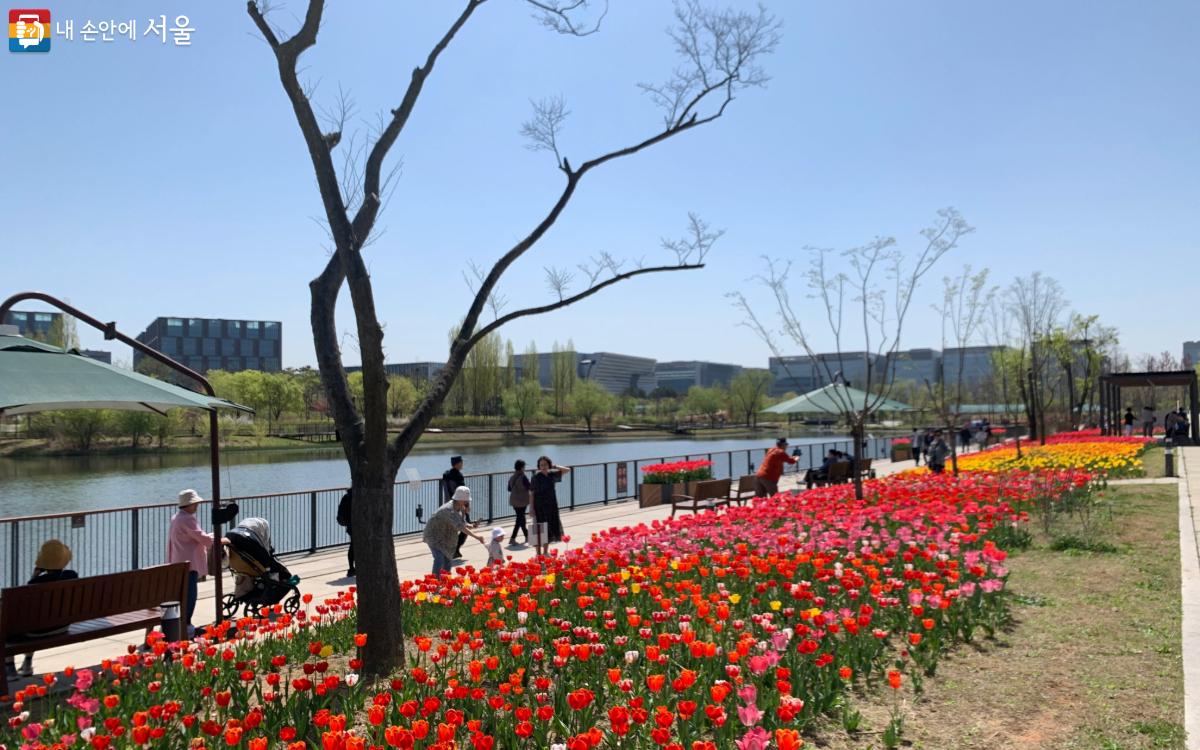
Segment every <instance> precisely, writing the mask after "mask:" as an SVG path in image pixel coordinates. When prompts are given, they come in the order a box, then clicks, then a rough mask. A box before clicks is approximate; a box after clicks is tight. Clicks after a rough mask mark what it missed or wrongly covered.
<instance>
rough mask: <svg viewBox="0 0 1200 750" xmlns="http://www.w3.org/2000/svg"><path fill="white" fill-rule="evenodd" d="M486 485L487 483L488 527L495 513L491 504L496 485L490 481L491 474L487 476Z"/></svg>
mask: <svg viewBox="0 0 1200 750" xmlns="http://www.w3.org/2000/svg"><path fill="white" fill-rule="evenodd" d="M487 483H488V524H489V525H490V524H491V523H492V519H493V518H495V515H494V514H495V512H496V509H495V505H494V503H493V499H494V498H493V496H494V495H495V488H496V483H495V482H493V481H492V475H491V474H488V475H487Z"/></svg>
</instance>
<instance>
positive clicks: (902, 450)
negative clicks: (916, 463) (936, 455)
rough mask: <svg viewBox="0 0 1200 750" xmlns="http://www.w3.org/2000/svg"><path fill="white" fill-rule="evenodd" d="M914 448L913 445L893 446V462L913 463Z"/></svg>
mask: <svg viewBox="0 0 1200 750" xmlns="http://www.w3.org/2000/svg"><path fill="white" fill-rule="evenodd" d="M911 460H912V446H911V445H893V446H892V461H911Z"/></svg>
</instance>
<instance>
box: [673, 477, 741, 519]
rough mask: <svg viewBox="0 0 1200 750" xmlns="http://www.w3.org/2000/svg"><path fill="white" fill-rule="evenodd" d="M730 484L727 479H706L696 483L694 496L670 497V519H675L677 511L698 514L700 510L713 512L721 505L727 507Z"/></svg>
mask: <svg viewBox="0 0 1200 750" xmlns="http://www.w3.org/2000/svg"><path fill="white" fill-rule="evenodd" d="M731 484H732V482H731V481H730V480H728V479H707V480H705V481H703V482H696V494H695V495H671V517H672V518H674V517H675V511H677V510H690V511H691V512H693V513H699V512H700V511H702V510H715V509H717V508H720V507H721V506H722V505H729V487H730V485H731Z"/></svg>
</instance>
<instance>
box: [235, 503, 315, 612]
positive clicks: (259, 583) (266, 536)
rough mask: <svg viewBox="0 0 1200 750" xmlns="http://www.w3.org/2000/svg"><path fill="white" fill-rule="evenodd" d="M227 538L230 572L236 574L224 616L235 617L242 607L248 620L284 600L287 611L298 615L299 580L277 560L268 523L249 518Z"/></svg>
mask: <svg viewBox="0 0 1200 750" xmlns="http://www.w3.org/2000/svg"><path fill="white" fill-rule="evenodd" d="M225 536H226V537H227V538H228V539H229V570H230V571H232V572H233V593H232V594H227V595H226V596H225V599H224V601H223V602H222V606H223V609H224V612H225V616H226V617H234V616H235V615H236V614H237V611H238V607H242V610H243V614H244V615H245V616H246V617H255V616H257V615H258V613H259V610H261V609H262V608H263V607H269V606H272V605H275V604H278V603H279V602H281V601H283V611H284V612H287V613H288V614H295V613H296V612H298V611H299V610H300V589H298V588H297V587H296V584H297V583H299V582H300V577H299V576H294V575H292V573H291V571H289V570H288V569H287V568H286V567H284V565H283V563H281V562H279V560H278V558H276V557H275V549H274V548H273V547H272V546H271V527H270V526H269V525H268V524H267V520H266V519H265V518H247V519H246V520H244V521H242V522H241V523H239V524H238V525H237V526H234V527H233V528H232V529H230V530H229V531H228V532H227V533H226V534H225ZM285 597H286V600H285Z"/></svg>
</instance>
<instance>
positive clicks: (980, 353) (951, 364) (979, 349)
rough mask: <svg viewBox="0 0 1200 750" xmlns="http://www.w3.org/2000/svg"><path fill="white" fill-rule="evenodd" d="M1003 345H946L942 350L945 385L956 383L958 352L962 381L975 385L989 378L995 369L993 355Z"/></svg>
mask: <svg viewBox="0 0 1200 750" xmlns="http://www.w3.org/2000/svg"><path fill="white" fill-rule="evenodd" d="M1003 350H1004V347H1003V346H965V347H962V349H959V348H958V347H948V348H947V349H946V350H945V351H943V352H942V380H943V382H945V383H946V385H947V386H948V387H949V386H952V385H957V384H958V372H959V353H960V352H961V353H962V357H961V358H962V382H963V385H964V386H976V385H980V384H982V383H984V382H986V381H987V380H989V379H990V378H991V377H992V375H993V373H995V371H996V366H995V365H996V363H995V361H994V357H995V355H996V354H997V353H998V352H1001V351H1003Z"/></svg>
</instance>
